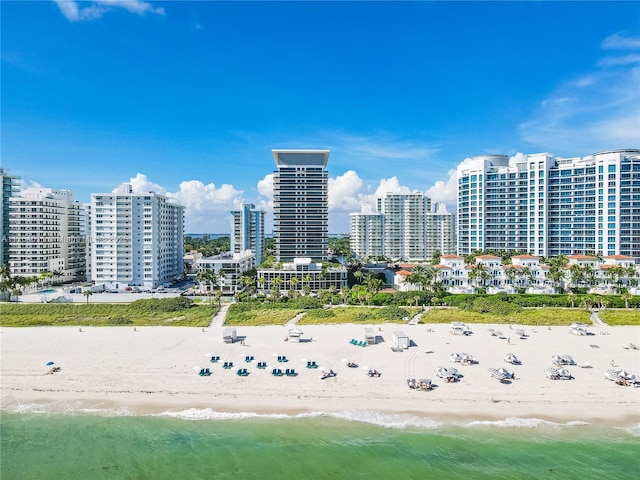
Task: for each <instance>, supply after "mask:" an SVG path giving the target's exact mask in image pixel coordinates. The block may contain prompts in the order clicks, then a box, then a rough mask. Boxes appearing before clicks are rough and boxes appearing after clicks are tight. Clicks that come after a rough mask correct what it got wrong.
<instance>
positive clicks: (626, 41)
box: [601, 33, 640, 50]
mask: <svg viewBox="0 0 640 480" xmlns="http://www.w3.org/2000/svg"><path fill="white" fill-rule="evenodd" d="M601 46H602V48H604V49H607V50H612V49H615V50H638V49H640V37H633V36H630V35H627V34H625V33H614V34H613V35H610V36H608V37H607V38H605V39H604V40H603V41H602V44H601Z"/></svg>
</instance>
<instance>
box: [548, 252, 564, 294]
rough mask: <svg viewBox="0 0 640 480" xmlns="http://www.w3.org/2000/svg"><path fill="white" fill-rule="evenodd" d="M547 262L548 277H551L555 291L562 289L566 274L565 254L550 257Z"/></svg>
mask: <svg viewBox="0 0 640 480" xmlns="http://www.w3.org/2000/svg"><path fill="white" fill-rule="evenodd" d="M548 262H549V277H550V278H551V280H552V282H553V284H554V287H555V289H556V292H558V293H560V291H561V290H562V289H563V287H562V282H563V280H564V279H565V276H566V265H567V256H566V255H565V254H562V255H559V256H557V257H554V258H551V259H549V260H548Z"/></svg>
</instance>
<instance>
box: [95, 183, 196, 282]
mask: <svg viewBox="0 0 640 480" xmlns="http://www.w3.org/2000/svg"><path fill="white" fill-rule="evenodd" d="M90 225H91V227H90V230H91V240H92V243H91V278H92V280H93V281H94V282H95V283H107V284H110V285H111V288H114V289H123V288H125V287H127V286H144V287H149V288H155V287H157V286H159V285H161V284H163V283H167V282H171V281H173V280H174V279H177V278H179V277H181V276H182V275H183V273H184V263H183V253H184V207H183V206H182V205H178V204H175V203H173V202H172V201H170V200H169V199H167V198H166V197H164V196H162V195H158V194H156V193H154V192H147V193H133V189H132V186H131V185H130V184H126V183H125V184H122V185H120V186H119V187H118V188H117V189H116V191H115V193H94V194H92V195H91V222H90Z"/></svg>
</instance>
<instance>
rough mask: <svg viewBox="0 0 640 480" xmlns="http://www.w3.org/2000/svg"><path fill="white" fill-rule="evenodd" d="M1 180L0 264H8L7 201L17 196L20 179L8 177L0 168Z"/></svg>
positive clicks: (4, 170) (7, 171)
mask: <svg viewBox="0 0 640 480" xmlns="http://www.w3.org/2000/svg"><path fill="white" fill-rule="evenodd" d="M0 179H1V180H2V196H0V212H1V214H2V218H0V239H1V241H0V264H2V265H6V264H8V263H9V239H10V236H9V199H10V198H11V197H15V196H17V195H18V192H19V188H18V180H20V177H14V176H12V175H9V170H7V169H6V168H1V167H0Z"/></svg>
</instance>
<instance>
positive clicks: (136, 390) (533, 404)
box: [0, 324, 640, 425]
mask: <svg viewBox="0 0 640 480" xmlns="http://www.w3.org/2000/svg"><path fill="white" fill-rule="evenodd" d="M364 326H365V325H362V326H361V325H314V326H301V327H300V328H301V329H302V330H303V332H304V335H303V340H304V341H303V342H301V343H294V342H290V341H284V339H285V338H286V337H287V332H288V328H286V327H283V326H265V327H238V335H239V336H240V338H243V339H244V341H242V342H241V341H238V342H235V343H233V344H226V343H224V342H223V339H222V330H223V327H222V326H212V327H210V328H205V329H201V328H185V327H138V328H136V329H135V330H134V328H133V327H83V328H82V330H81V331H80V329H79V328H78V327H36V328H8V327H4V328H2V330H1V332H0V347H1V350H0V359H1V365H0V375H1V377H0V378H1V394H2V408H4V409H10V410H19V407H20V405H25V404H29V405H33V404H37V405H41V406H42V408H49V409H53V410H55V408H58V409H60V410H65V409H78V410H82V411H85V412H91V411H95V412H101V411H112V410H117V409H120V410H122V411H124V412H127V413H130V414H149V413H161V412H165V411H172V412H176V411H188V410H190V409H196V410H201V409H211V410H212V411H216V412H238V413H240V412H255V413H258V414H270V413H283V414H289V415H290V414H298V413H304V412H332V413H339V412H343V411H349V412H351V416H353V415H354V414H353V412H357V411H367V412H381V413H406V414H411V415H417V416H422V417H430V418H434V419H440V420H444V419H447V420H454V421H455V420H460V421H469V420H500V419H505V418H511V417H518V418H539V419H545V420H550V421H555V422H574V421H578V422H580V421H582V422H589V423H602V424H608V425H630V424H635V423H638V422H640V388H635V387H633V386H627V387H625V386H618V385H616V384H615V383H613V382H611V381H608V380H605V379H604V378H603V374H604V371H605V370H606V369H609V368H611V362H612V361H613V363H614V364H615V365H617V366H619V367H620V368H624V369H626V370H628V371H631V372H632V373H635V374H640V351H639V350H628V349H624V348H623V347H622V344H628V343H629V342H632V343H635V344H640V328H639V327H610V326H606V327H592V328H589V331H590V333H591V335H588V336H574V335H571V334H569V328H568V327H551V328H548V327H528V326H522V327H518V328H524V330H525V333H526V334H527V337H526V338H525V339H520V338H519V337H518V336H516V335H515V332H514V330H515V328H516V327H513V329H510V327H509V326H508V325H471V326H470V329H471V330H472V332H473V334H472V335H469V336H463V335H452V334H450V326H449V325H425V324H421V325H414V326H410V325H391V324H385V325H381V326H373V327H372V328H374V330H375V332H376V334H377V335H378V340H379V342H378V343H377V344H376V345H369V346H366V347H358V346H353V345H351V344H350V343H349V341H350V340H351V339H358V340H362V339H363V334H364ZM489 328H494V329H496V330H500V331H501V332H502V333H503V334H504V335H503V336H504V337H505V338H503V339H500V338H498V337H495V336H491V335H490V333H489V331H488V330H489ZM395 330H402V331H404V332H405V333H406V334H407V335H408V336H409V338H410V339H411V341H412V346H411V347H410V348H409V349H406V350H403V351H400V352H395V351H393V350H392V348H391V347H392V346H393V332H394V331H395ZM507 339H509V343H508V342H507ZM453 352H458V353H460V352H466V353H469V354H471V355H473V356H475V357H476V358H477V359H478V361H479V363H478V364H477V365H469V366H462V365H460V364H452V363H451V361H450V359H449V356H450V354H451V353H453ZM507 353H514V354H515V355H516V356H517V357H518V358H519V359H520V360H521V361H522V365H515V366H512V365H509V364H507V363H505V362H504V360H503V359H504V356H505V354H507ZM556 354H569V355H571V356H572V357H573V358H574V359H575V361H576V362H577V363H578V364H581V363H583V362H588V363H589V364H591V365H592V367H593V368H580V367H578V366H570V367H568V369H569V370H570V372H571V373H572V375H573V376H574V377H575V378H574V379H573V380H566V381H562V380H556V381H552V380H549V379H547V378H546V376H545V374H544V371H545V369H546V368H548V367H550V366H552V362H551V357H552V356H553V355H556ZM212 355H215V356H219V357H220V362H219V363H216V364H214V363H210V361H209V358H210V357H211V356H212ZM247 355H249V356H253V357H255V362H257V361H265V362H267V365H268V367H267V368H266V369H264V370H260V369H258V368H257V367H256V364H255V363H246V362H245V356H247ZM281 355H285V356H286V357H287V358H288V359H289V362H288V363H278V362H277V361H276V359H277V356H281ZM347 359H348V360H350V361H353V362H356V363H358V364H359V368H357V369H353V368H348V367H347V365H346V360H347ZM225 361H233V362H234V366H235V368H232V369H228V370H227V369H223V368H222V364H223V362H225ZM307 361H315V362H316V363H317V364H318V365H319V366H321V367H325V368H327V369H333V370H334V371H335V372H337V376H336V377H335V378H328V379H325V380H321V379H320V375H321V373H322V372H321V370H320V369H317V370H313V369H307V368H306V364H307ZM48 362H55V363H54V365H55V366H59V367H60V369H61V370H60V371H59V372H57V373H54V374H47V372H48V370H49V368H50V367H49V366H47V365H46V364H47V363H48ZM440 365H443V366H455V367H456V368H457V369H458V371H459V372H460V373H461V374H462V378H461V379H460V381H458V382H455V383H446V382H445V381H444V380H442V379H439V378H437V377H436V375H435V372H434V369H435V368H436V367H437V366H440ZM274 367H279V368H281V369H282V370H283V371H284V370H285V369H286V368H294V369H295V370H296V372H297V373H298V375H297V376H296V377H286V376H283V377H274V376H272V375H271V369H272V368H274ZM367 367H368V368H374V369H377V370H379V371H380V372H381V373H382V375H381V376H380V377H379V378H371V377H369V376H367ZM491 367H493V368H499V367H505V368H507V369H508V370H511V371H513V372H514V373H515V374H516V378H517V379H516V380H513V381H508V382H505V383H501V382H498V381H497V380H495V379H493V378H491V377H490V375H489V373H488V368H491ZM201 368H209V369H210V370H211V371H212V375H211V376H209V377H201V376H199V375H198V371H199V370H200V369H201ZM237 368H247V369H248V371H249V375H248V376H247V377H239V376H237V375H236V370H237ZM409 378H415V379H421V378H430V379H432V380H433V383H434V384H435V385H436V388H435V389H434V390H433V391H415V390H411V389H409V388H408V386H407V379H409Z"/></svg>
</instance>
